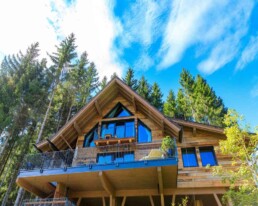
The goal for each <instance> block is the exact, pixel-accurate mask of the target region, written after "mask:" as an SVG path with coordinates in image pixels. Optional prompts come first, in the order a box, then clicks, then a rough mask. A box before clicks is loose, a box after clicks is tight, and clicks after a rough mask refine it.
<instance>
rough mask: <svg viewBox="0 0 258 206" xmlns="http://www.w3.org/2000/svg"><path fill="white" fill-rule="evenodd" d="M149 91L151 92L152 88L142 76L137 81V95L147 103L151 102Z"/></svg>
mask: <svg viewBox="0 0 258 206" xmlns="http://www.w3.org/2000/svg"><path fill="white" fill-rule="evenodd" d="M151 91H152V88H151V86H150V84H149V83H148V82H147V80H146V79H145V77H144V76H142V77H141V79H140V80H139V84H138V88H137V93H138V94H139V95H140V96H142V97H143V98H144V99H146V100H147V101H149V102H151Z"/></svg>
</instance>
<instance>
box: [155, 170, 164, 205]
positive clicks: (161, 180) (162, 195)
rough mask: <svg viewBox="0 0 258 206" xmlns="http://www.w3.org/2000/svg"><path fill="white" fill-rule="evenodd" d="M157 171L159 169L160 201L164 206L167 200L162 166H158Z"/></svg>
mask: <svg viewBox="0 0 258 206" xmlns="http://www.w3.org/2000/svg"><path fill="white" fill-rule="evenodd" d="M157 171H158V182H159V193H160V202H161V206H164V205H165V201H164V192H163V178H162V170H161V167H157Z"/></svg>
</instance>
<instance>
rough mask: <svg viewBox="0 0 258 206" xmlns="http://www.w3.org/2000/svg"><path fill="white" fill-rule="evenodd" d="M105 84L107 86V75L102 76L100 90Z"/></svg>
mask: <svg viewBox="0 0 258 206" xmlns="http://www.w3.org/2000/svg"><path fill="white" fill-rule="evenodd" d="M106 86H107V77H106V76H104V77H103V79H102V80H101V82H100V85H99V87H100V90H102V89H104V88H105V87H106Z"/></svg>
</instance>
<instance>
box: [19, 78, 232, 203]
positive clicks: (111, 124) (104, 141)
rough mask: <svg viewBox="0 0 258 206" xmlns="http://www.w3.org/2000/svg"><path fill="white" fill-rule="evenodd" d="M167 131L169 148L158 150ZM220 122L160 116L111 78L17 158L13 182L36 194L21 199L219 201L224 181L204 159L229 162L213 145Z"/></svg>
mask: <svg viewBox="0 0 258 206" xmlns="http://www.w3.org/2000/svg"><path fill="white" fill-rule="evenodd" d="M165 136H170V137H171V138H173V139H174V141H175V144H176V148H175V149H174V151H173V152H172V154H168V153H166V152H165V151H162V150H161V149H160V147H161V143H162V139H163V137H165ZM225 138H226V137H225V135H224V133H223V129H222V128H218V127H214V126H208V125H204V124H199V123H194V122H188V121H183V120H177V119H169V118H166V117H165V116H164V115H163V114H162V113H160V112H159V111H158V110H157V109H155V108H154V107H153V106H151V105H150V104H149V103H148V102H147V101H146V100H144V99H143V98H142V97H140V96H139V95H138V94H137V93H135V92H134V91H133V90H132V89H131V88H129V87H128V86H127V85H126V84H124V83H123V82H122V81H121V80H120V79H119V78H114V79H113V80H112V81H111V82H110V83H109V84H108V85H107V86H106V88H104V89H103V90H102V91H101V92H100V93H99V94H98V95H96V96H95V98H93V99H92V100H91V101H90V102H89V103H88V104H87V105H86V106H85V107H84V108H82V109H81V110H80V111H79V112H78V113H77V114H76V115H75V116H74V117H73V118H72V119H71V120H70V121H69V122H68V123H67V124H66V125H65V126H63V127H62V128H61V129H60V130H59V131H58V132H57V134H55V135H54V136H53V137H51V138H49V139H47V140H45V141H43V142H40V143H38V144H37V145H35V147H36V148H37V149H38V151H39V153H38V154H34V155H29V156H27V157H26V158H25V160H24V162H23V163H22V167H21V170H20V174H19V176H18V178H17V184H18V185H19V186H20V187H23V188H24V189H25V190H27V191H29V192H31V193H33V194H34V195H36V196H38V197H39V198H37V199H35V200H27V201H25V202H24V203H23V204H24V205H26V206H27V205H34V206H38V205H77V206H79V205H85V206H93V205H94V206H99V205H101V206H102V205H103V206H106V205H107V206H108V205H109V206H115V205H116V206H120V205H121V206H133V205H150V206H165V205H168V206H170V205H171V204H172V203H175V204H178V203H179V202H181V199H182V198H183V197H185V196H186V195H187V196H188V197H189V201H188V205H195V206H205V205H208V206H221V205H222V201H221V198H222V195H223V193H225V191H226V190H227V188H228V185H226V184H223V183H222V182H221V180H220V179H219V178H218V177H215V176H213V175H212V172H211V169H208V168H207V167H206V165H208V164H209V165H211V166H214V165H223V166H225V167H230V157H228V156H224V155H222V154H220V153H219V152H217V151H216V148H217V147H218V142H219V140H221V139H225Z"/></svg>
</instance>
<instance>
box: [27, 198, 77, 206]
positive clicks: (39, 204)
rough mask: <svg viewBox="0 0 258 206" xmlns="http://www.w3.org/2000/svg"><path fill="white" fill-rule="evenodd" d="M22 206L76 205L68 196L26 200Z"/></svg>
mask: <svg viewBox="0 0 258 206" xmlns="http://www.w3.org/2000/svg"><path fill="white" fill-rule="evenodd" d="M22 206H75V204H74V203H72V202H71V201H69V200H68V199H67V198H46V199H32V200H24V201H23V203H22Z"/></svg>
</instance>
